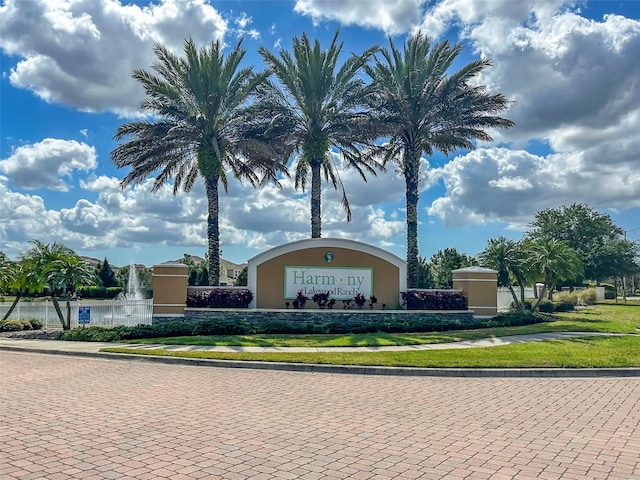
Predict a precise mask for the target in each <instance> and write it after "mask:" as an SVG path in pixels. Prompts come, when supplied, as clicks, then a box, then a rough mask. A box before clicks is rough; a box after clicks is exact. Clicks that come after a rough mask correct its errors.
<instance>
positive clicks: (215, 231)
mask: <svg viewBox="0 0 640 480" xmlns="http://www.w3.org/2000/svg"><path fill="white" fill-rule="evenodd" d="M204 184H205V190H206V192H207V204H208V206H209V216H208V217H207V239H208V241H209V250H208V254H209V285H219V284H220V227H219V223H218V215H219V213H220V204H219V203H218V176H212V177H211V178H205V181H204Z"/></svg>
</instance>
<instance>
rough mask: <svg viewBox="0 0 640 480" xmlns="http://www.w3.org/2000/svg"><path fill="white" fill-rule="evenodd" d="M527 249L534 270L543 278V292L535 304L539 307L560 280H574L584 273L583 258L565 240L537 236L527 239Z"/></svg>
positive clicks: (535, 306) (534, 306) (535, 307)
mask: <svg viewBox="0 0 640 480" xmlns="http://www.w3.org/2000/svg"><path fill="white" fill-rule="evenodd" d="M525 250H526V252H527V257H528V261H529V263H530V265H531V269H532V271H535V272H537V273H538V274H539V275H541V276H542V278H543V280H542V281H543V287H542V292H540V295H538V300H537V301H536V303H535V304H534V305H533V309H534V310H535V309H537V308H538V307H539V306H540V303H541V302H542V299H543V298H544V295H545V292H546V291H547V290H551V289H552V288H553V287H554V286H555V285H556V283H557V282H558V281H560V280H574V279H576V278H579V277H581V276H582V275H583V274H584V267H583V263H582V260H580V256H579V255H578V253H577V252H576V251H575V250H574V249H573V248H571V247H570V246H569V244H568V243H567V242H565V241H563V240H557V239H554V238H552V239H548V238H536V239H533V240H527V241H525Z"/></svg>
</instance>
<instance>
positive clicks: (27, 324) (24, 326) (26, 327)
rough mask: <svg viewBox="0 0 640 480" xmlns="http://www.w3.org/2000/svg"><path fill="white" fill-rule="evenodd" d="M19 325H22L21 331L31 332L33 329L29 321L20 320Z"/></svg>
mask: <svg viewBox="0 0 640 480" xmlns="http://www.w3.org/2000/svg"><path fill="white" fill-rule="evenodd" d="M20 323H21V324H22V329H23V330H33V327H32V326H31V322H30V321H29V320H20Z"/></svg>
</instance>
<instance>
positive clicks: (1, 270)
mask: <svg viewBox="0 0 640 480" xmlns="http://www.w3.org/2000/svg"><path fill="white" fill-rule="evenodd" d="M13 275H14V266H13V262H11V261H10V260H9V259H8V258H7V256H6V255H5V254H4V253H3V252H0V295H1V294H2V293H3V292H4V291H5V289H6V288H7V287H8V286H9V283H11V280H12V279H13Z"/></svg>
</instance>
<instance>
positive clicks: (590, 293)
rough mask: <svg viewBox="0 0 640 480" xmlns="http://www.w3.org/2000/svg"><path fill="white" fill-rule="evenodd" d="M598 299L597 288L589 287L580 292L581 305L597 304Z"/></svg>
mask: <svg viewBox="0 0 640 480" xmlns="http://www.w3.org/2000/svg"><path fill="white" fill-rule="evenodd" d="M597 299H598V292H597V291H596V289H595V288H587V289H586V290H582V291H581V292H580V293H579V294H578V301H579V303H580V305H595V303H596V301H597Z"/></svg>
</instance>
